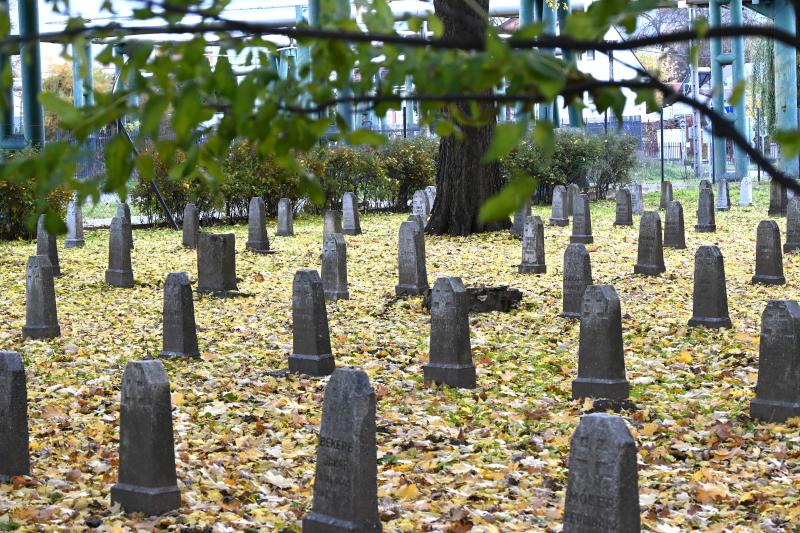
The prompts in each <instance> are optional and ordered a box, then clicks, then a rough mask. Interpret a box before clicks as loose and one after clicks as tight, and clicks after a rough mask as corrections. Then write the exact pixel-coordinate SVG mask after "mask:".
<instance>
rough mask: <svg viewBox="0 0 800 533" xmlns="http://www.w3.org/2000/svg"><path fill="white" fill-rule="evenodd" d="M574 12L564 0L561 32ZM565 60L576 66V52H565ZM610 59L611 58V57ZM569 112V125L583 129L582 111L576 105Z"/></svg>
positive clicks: (560, 25) (560, 16) (561, 9)
mask: <svg viewBox="0 0 800 533" xmlns="http://www.w3.org/2000/svg"><path fill="white" fill-rule="evenodd" d="M571 10H572V6H571V5H570V0H562V1H561V2H560V4H559V8H558V25H559V29H560V31H563V29H564V27H565V26H566V24H567V17H569V14H570V12H571ZM564 59H565V60H567V62H568V63H569V64H570V65H575V64H576V63H577V57H576V54H575V52H573V51H571V50H564ZM609 59H610V56H609ZM553 104H554V107H555V109H558V102H554V103H553ZM567 112H568V114H569V125H570V127H572V128H582V127H583V115H582V114H581V110H580V109H579V108H578V106H577V105H575V104H570V105H569V106H568V108H567Z"/></svg>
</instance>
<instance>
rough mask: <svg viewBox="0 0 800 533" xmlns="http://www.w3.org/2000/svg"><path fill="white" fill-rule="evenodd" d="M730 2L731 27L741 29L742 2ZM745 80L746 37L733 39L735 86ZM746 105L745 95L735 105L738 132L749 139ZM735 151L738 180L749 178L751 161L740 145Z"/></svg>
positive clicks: (736, 146) (736, 0)
mask: <svg viewBox="0 0 800 533" xmlns="http://www.w3.org/2000/svg"><path fill="white" fill-rule="evenodd" d="M730 2H731V3H730V6H729V7H728V9H729V10H730V12H731V26H732V27H741V26H743V25H744V20H743V16H742V0H730ZM744 80H745V71H744V37H742V36H739V37H734V38H733V86H734V87H736V86H737V85H738V84H739V83H741V82H744ZM746 103H747V99H746V98H745V95H742V97H741V98H740V99H739V101H738V102H736V103H735V104H734V110H735V112H736V122H735V126H736V130H737V131H738V132H739V133H741V134H742V136H743V137H744V138H745V139H746V138H747V108H746ZM733 149H734V152H733V155H734V162H735V165H736V178H737V179H742V178H744V177H745V176H747V174H748V172H749V167H750V160H749V158H748V156H747V154H746V153H745V151H744V150H743V149H742V148H741V147H739V145H734V148H733Z"/></svg>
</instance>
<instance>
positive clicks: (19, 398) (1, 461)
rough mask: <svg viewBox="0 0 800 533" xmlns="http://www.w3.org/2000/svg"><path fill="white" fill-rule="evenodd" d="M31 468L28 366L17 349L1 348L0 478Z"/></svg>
mask: <svg viewBox="0 0 800 533" xmlns="http://www.w3.org/2000/svg"><path fill="white" fill-rule="evenodd" d="M30 471H31V465H30V453H29V451H28V390H27V387H26V384H25V367H24V366H23V364H22V358H21V357H20V355H19V354H18V353H17V352H0V482H2V483H8V482H9V481H10V480H11V478H12V477H14V476H27V475H29V474H30Z"/></svg>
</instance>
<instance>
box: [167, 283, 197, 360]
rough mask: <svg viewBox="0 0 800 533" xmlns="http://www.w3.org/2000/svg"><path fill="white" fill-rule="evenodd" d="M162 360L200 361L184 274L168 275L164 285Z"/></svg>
mask: <svg viewBox="0 0 800 533" xmlns="http://www.w3.org/2000/svg"><path fill="white" fill-rule="evenodd" d="M163 320H164V328H163V329H164V331H163V342H162V350H161V357H200V350H199V349H198V347H197V325H196V324H195V321H194V300H193V299H192V285H191V283H189V275H188V274H187V273H186V272H171V273H170V274H168V275H167V281H166V282H165V283H164V312H163Z"/></svg>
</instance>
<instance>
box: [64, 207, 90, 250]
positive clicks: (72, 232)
mask: <svg viewBox="0 0 800 533" xmlns="http://www.w3.org/2000/svg"><path fill="white" fill-rule="evenodd" d="M85 244H86V241H85V240H84V238H83V208H82V207H81V203H80V202H79V201H78V200H76V199H73V200H72V201H71V202H70V203H68V204H67V238H66V239H65V240H64V248H82V247H83V246H84V245H85Z"/></svg>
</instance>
